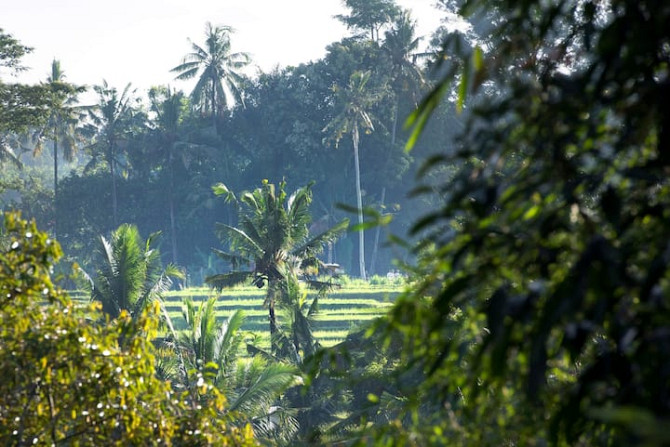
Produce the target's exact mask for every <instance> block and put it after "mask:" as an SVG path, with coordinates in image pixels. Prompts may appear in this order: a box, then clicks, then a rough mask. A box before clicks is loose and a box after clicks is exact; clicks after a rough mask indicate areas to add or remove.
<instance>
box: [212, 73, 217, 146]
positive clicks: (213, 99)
mask: <svg viewBox="0 0 670 447" xmlns="http://www.w3.org/2000/svg"><path fill="white" fill-rule="evenodd" d="M211 101H212V127H213V128H214V135H218V132H217V130H216V79H215V78H212V99H211Z"/></svg>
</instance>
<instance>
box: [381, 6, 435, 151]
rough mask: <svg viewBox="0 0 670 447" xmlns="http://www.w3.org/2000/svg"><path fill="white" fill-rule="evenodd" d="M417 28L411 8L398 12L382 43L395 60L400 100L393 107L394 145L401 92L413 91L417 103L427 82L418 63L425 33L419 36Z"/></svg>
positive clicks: (394, 79) (393, 78) (395, 84)
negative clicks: (422, 37) (416, 34)
mask: <svg viewBox="0 0 670 447" xmlns="http://www.w3.org/2000/svg"><path fill="white" fill-rule="evenodd" d="M415 31H416V22H415V21H413V20H412V18H411V15H410V13H409V11H406V10H405V11H403V12H402V13H401V14H400V15H399V16H398V18H397V19H396V21H395V23H394V24H393V27H392V28H391V29H390V30H389V31H387V32H386V36H385V39H384V43H383V45H382V50H383V51H384V52H385V53H386V54H387V55H388V57H389V59H390V61H391V84H392V86H393V91H394V94H395V100H396V101H395V104H394V109H393V126H392V130H391V145H394V144H395V140H396V132H397V128H398V108H399V102H400V95H401V93H403V92H410V93H411V94H412V95H413V100H414V103H415V104H414V106H415V107H416V106H417V105H418V104H417V102H418V101H417V100H418V96H419V92H420V89H421V87H423V86H424V85H425V83H426V81H425V78H424V76H423V72H422V71H421V69H420V68H419V67H418V66H417V65H416V63H415V61H416V58H417V56H418V55H419V54H418V53H417V50H418V49H419V43H420V42H421V37H416V36H415Z"/></svg>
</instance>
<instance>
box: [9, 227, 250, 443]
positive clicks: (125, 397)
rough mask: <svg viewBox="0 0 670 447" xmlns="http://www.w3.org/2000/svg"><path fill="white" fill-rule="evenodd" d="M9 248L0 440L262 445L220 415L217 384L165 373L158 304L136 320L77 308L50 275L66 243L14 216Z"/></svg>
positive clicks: (93, 305)
mask: <svg viewBox="0 0 670 447" xmlns="http://www.w3.org/2000/svg"><path fill="white" fill-rule="evenodd" d="M4 224H5V229H6V232H7V234H6V237H5V240H4V243H3V248H2V249H1V250H0V293H1V295H0V376H2V377H3V380H2V381H0V444H2V445H26V444H38V443H39V444H40V445H42V444H47V445H59V444H63V443H65V444H67V445H211V444H214V445H253V443H254V442H253V438H252V432H251V429H250V427H248V426H247V427H243V428H241V429H238V428H231V427H230V426H229V425H228V422H229V421H228V420H226V418H223V417H221V416H220V414H221V410H222V409H223V406H224V403H225V399H224V398H223V396H222V395H221V394H220V393H219V392H218V391H217V390H216V389H214V388H213V387H210V386H209V385H207V384H206V383H204V382H203V383H202V384H201V386H200V387H198V388H197V389H194V390H189V391H187V392H184V393H174V392H173V391H172V390H171V388H170V384H169V383H166V382H162V381H160V380H159V379H157V378H156V375H155V367H154V356H153V346H152V344H151V342H150V340H151V339H152V338H154V336H155V334H156V329H157V324H158V317H157V315H158V308H157V307H156V306H154V307H152V308H149V309H147V311H145V312H144V313H143V314H142V315H141V316H140V317H139V318H136V319H135V320H133V319H132V318H130V315H128V314H127V313H126V312H122V313H121V315H120V317H119V318H117V319H115V320H111V321H110V320H109V319H108V318H105V317H104V316H103V314H102V312H101V311H100V307H99V305H98V304H96V303H91V304H88V305H84V306H75V305H74V304H73V302H72V301H71V300H70V298H69V297H68V296H67V294H65V293H64V292H63V291H62V290H60V289H59V288H58V287H56V286H54V284H53V282H52V279H51V277H50V272H51V271H52V269H53V264H54V262H55V261H56V260H57V259H58V258H59V257H60V255H61V250H60V247H59V245H58V244H57V243H55V242H54V241H51V240H49V239H48V238H47V235H46V234H45V233H42V232H40V231H38V230H37V228H36V226H35V223H34V222H32V223H28V222H26V221H24V220H21V219H20V217H19V216H18V215H16V214H6V215H5V222H4Z"/></svg>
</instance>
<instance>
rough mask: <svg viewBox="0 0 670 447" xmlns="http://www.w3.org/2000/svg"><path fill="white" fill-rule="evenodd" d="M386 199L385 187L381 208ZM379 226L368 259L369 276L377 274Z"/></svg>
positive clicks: (384, 187)
mask: <svg viewBox="0 0 670 447" xmlns="http://www.w3.org/2000/svg"><path fill="white" fill-rule="evenodd" d="M385 198H386V186H383V187H382V199H381V203H380V205H381V207H382V208H383V207H384V199H385ZM381 229H382V227H381V225H377V228H376V229H375V243H374V244H373V245H372V256H371V257H370V274H372V275H374V274H376V273H377V253H378V252H379V234H380V233H381Z"/></svg>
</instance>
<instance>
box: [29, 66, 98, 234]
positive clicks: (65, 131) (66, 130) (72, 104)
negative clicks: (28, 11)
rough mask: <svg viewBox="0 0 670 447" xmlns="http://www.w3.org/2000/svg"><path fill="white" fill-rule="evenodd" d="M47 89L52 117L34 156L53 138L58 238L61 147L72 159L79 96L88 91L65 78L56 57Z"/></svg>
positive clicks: (42, 130)
mask: <svg viewBox="0 0 670 447" xmlns="http://www.w3.org/2000/svg"><path fill="white" fill-rule="evenodd" d="M45 88H47V89H48V91H49V93H50V96H49V97H50V100H51V103H50V106H49V117H48V120H47V123H46V125H44V126H42V127H40V128H39V129H38V131H37V132H36V134H35V135H34V137H35V142H36V144H35V147H34V149H33V155H34V156H38V155H39V154H40V153H41V152H42V149H43V147H44V142H45V141H51V142H52V145H53V158H54V237H56V234H57V231H56V223H55V216H56V215H57V214H58V213H56V204H57V203H58V156H59V154H58V149H59V147H60V149H61V150H62V155H63V158H65V160H67V161H68V162H71V161H73V160H74V155H75V153H76V151H77V141H76V128H77V125H78V123H79V120H80V119H81V118H82V109H81V108H80V107H77V106H76V104H77V95H78V94H80V93H83V92H84V91H86V88H85V87H79V86H76V85H73V84H70V83H68V82H66V81H65V73H64V72H63V70H62V69H61V66H60V62H59V61H58V60H56V59H54V60H53V62H52V63H51V75H50V76H49V77H48V78H47V83H46V85H45Z"/></svg>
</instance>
